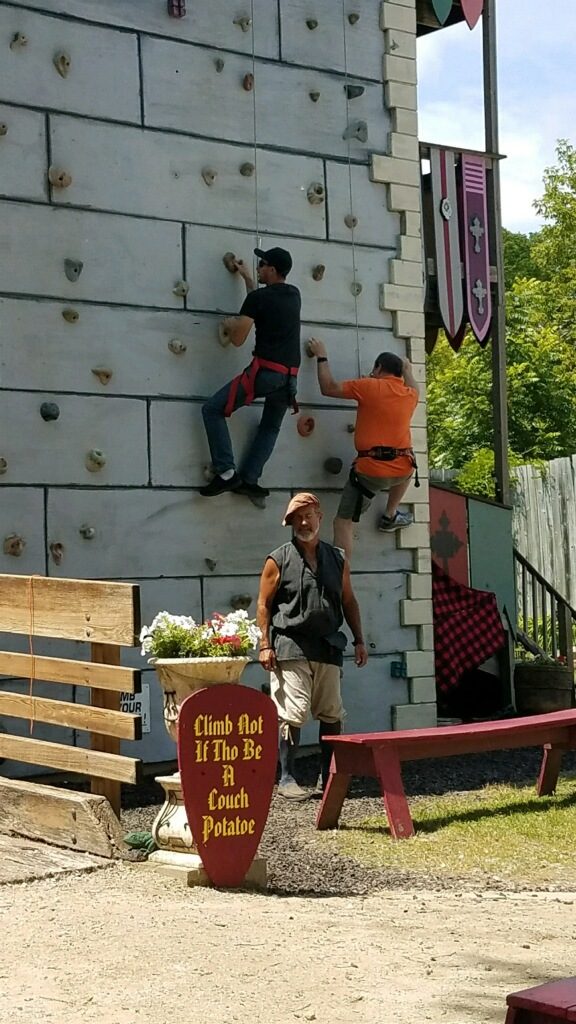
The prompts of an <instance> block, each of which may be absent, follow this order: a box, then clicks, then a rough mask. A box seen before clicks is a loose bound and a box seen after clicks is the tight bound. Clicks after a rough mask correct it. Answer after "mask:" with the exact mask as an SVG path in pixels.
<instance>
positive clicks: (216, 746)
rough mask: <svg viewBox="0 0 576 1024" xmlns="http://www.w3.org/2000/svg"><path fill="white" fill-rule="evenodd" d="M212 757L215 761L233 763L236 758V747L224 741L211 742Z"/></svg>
mask: <svg viewBox="0 0 576 1024" xmlns="http://www.w3.org/2000/svg"><path fill="white" fill-rule="evenodd" d="M212 755H213V757H214V760H215V761H227V762H228V763H230V761H235V760H236V758H237V757H238V747H237V746H235V745H233V746H230V745H229V744H228V743H227V742H226V740H212Z"/></svg>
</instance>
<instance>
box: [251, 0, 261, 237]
mask: <svg viewBox="0 0 576 1024" xmlns="http://www.w3.org/2000/svg"><path fill="white" fill-rule="evenodd" d="M250 20H251V22H252V81H253V83H254V85H253V89H252V116H253V133H254V217H255V221H256V247H258V248H259V247H260V245H261V241H262V240H261V238H260V212H259V208H258V147H257V139H258V135H257V114H256V90H257V88H258V80H257V78H256V43H255V36H254V0H250Z"/></svg>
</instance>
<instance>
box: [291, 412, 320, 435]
mask: <svg viewBox="0 0 576 1024" xmlns="http://www.w3.org/2000/svg"><path fill="white" fill-rule="evenodd" d="M315 426H316V421H315V419H314V417H313V416H306V415H304V414H303V415H302V416H299V417H298V421H297V423H296V429H297V431H298V433H299V434H300V437H309V436H310V434H311V433H312V431H313V430H314V427H315Z"/></svg>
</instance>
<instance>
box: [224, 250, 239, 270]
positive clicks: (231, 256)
mask: <svg viewBox="0 0 576 1024" xmlns="http://www.w3.org/2000/svg"><path fill="white" fill-rule="evenodd" d="M222 263H223V264H224V266H225V267H226V270H229V271H230V273H231V274H236V273H237V271H238V267H237V266H236V263H237V259H236V255H235V253H233V252H225V253H224V255H223V257H222Z"/></svg>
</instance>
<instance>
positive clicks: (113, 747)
mask: <svg viewBox="0 0 576 1024" xmlns="http://www.w3.org/2000/svg"><path fill="white" fill-rule="evenodd" d="M91 652H92V661H95V662H97V663H102V664H104V665H118V664H119V662H120V651H119V649H118V647H113V646H112V645H111V644H92V645H91ZM92 706H93V707H94V708H101V709H104V710H108V711H112V712H118V713H119V712H120V694H119V693H113V692H110V691H109V690H96V689H94V690H92ZM90 747H91V748H92V750H95V751H98V752H101V753H104V754H107V755H112V756H114V757H117V756H118V755H119V754H120V740H119V739H117V738H116V737H112V736H102V735H99V734H98V733H96V732H93V733H91V734H90ZM90 789H91V792H92V793H96V794H98V795H99V796H105V797H106V799H107V800H108V801H109V802H110V806H111V808H112V810H113V811H114V813H115V814H116V815H117V816H118V817H120V808H121V788H120V784H119V782H117V781H113V780H112V779H111V778H110V777H108V778H106V777H105V776H104V777H100V776H98V777H96V778H95V777H94V776H93V777H92V778H91V779H90Z"/></svg>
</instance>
